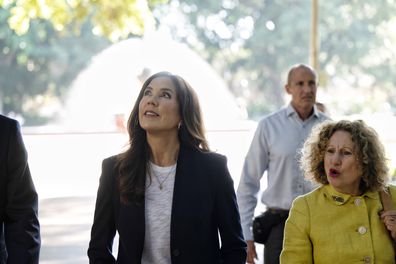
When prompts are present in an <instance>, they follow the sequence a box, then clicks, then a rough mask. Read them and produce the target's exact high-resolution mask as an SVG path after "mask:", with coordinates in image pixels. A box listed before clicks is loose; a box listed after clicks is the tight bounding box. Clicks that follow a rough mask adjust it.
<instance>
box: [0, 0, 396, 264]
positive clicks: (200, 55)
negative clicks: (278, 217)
mask: <svg viewBox="0 0 396 264" xmlns="http://www.w3.org/2000/svg"><path fill="white" fill-rule="evenodd" d="M296 63H307V64H311V65H312V66H313V67H315V68H316V70H317V72H318V75H319V83H320V85H319V86H320V87H319V90H318V96H317V99H318V101H319V102H322V103H324V104H325V106H326V109H327V113H328V114H329V115H330V116H331V117H332V118H333V119H341V118H346V119H363V120H365V121H366V122H367V123H368V124H369V125H371V126H373V127H374V128H375V129H376V130H377V132H378V133H379V135H380V137H381V139H382V140H383V142H384V145H385V147H386V151H387V154H388V157H389V165H390V168H391V171H390V176H391V177H394V176H395V167H396V133H394V131H396V116H395V113H396V2H395V1H394V0H376V1H371V0H365V1H343V0H334V1H320V0H312V1H311V0H288V1H286V0H285V1H283V0H281V1H263V0H249V1H238V0H222V1H192V0H187V1H177V0H136V1H130V0H59V1H49V0H42V1H16V0H0V76H1V78H0V113H2V114H4V115H7V116H10V117H13V118H16V119H17V120H19V122H20V123H21V125H22V131H23V136H24V140H25V144H26V147H27V150H28V153H29V163H30V167H31V171H32V176H33V180H34V182H35V185H36V188H37V191H38V193H39V196H40V221H41V225H42V238H43V239H42V240H43V241H42V253H41V261H40V263H43V264H52V263H54V264H63V263H73V264H79V263H87V262H88V259H87V257H86V249H87V246H88V241H89V231H90V225H91V223H92V218H93V210H94V202H95V196H96V189H97V187H98V180H99V176H100V173H101V171H100V170H101V162H102V160H103V159H104V158H105V157H107V156H110V155H114V154H117V153H119V152H120V151H122V149H123V148H124V146H125V144H126V143H127V135H126V134H125V123H126V120H127V118H128V115H129V113H130V111H131V109H132V107H133V104H134V101H135V98H136V96H137V93H138V91H139V89H140V87H141V85H142V82H143V81H144V80H145V79H146V78H147V77H148V76H149V75H151V74H153V73H155V72H157V71H162V70H167V71H171V72H174V73H176V74H179V75H181V76H183V77H184V78H185V79H186V80H187V81H188V82H189V83H190V84H191V85H192V86H193V88H194V89H195V90H196V91H197V93H198V96H199V98H200V102H201V105H202V108H203V112H204V118H205V123H206V127H207V136H208V138H209V142H210V145H211V147H212V149H213V150H215V151H217V152H219V153H223V154H224V155H226V156H227V158H228V166H229V169H230V172H231V175H232V177H233V179H234V183H235V187H236V186H237V184H238V182H239V176H240V172H241V167H242V164H243V159H244V156H245V154H246V151H247V149H248V148H249V144H250V140H251V138H252V135H253V132H254V129H255V127H256V122H257V121H258V120H259V119H260V118H261V117H262V116H264V115H266V114H268V113H270V112H272V111H275V110H277V109H279V108H280V107H282V106H284V105H285V104H286V103H288V101H289V99H290V98H289V97H288V96H286V94H285V92H284V88H283V87H284V83H285V77H286V76H285V75H286V74H287V71H288V69H289V67H290V66H291V65H293V64H296ZM265 185H266V183H265V180H263V187H264V188H265ZM257 210H258V211H259V210H263V208H262V207H259V208H258V209H257ZM259 251H260V254H262V248H260V247H259ZM260 261H261V260H260Z"/></svg>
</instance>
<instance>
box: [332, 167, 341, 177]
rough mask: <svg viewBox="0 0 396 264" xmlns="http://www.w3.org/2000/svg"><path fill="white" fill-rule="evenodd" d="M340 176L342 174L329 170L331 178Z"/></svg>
mask: <svg viewBox="0 0 396 264" xmlns="http://www.w3.org/2000/svg"><path fill="white" fill-rule="evenodd" d="M339 175H340V172H339V171H338V170H336V169H330V170H329V176H330V177H333V178H334V177H338V176H339Z"/></svg>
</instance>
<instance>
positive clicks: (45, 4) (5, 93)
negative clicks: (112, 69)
mask: <svg viewBox="0 0 396 264" xmlns="http://www.w3.org/2000/svg"><path fill="white" fill-rule="evenodd" d="M165 1H166V0H150V1H148V2H147V1H144V0H136V1H131V0H117V1H116V0H67V1H66V0H42V1H39V0H8V1H6V0H0V72H1V75H2V78H1V79H0V112H3V113H6V114H10V113H14V114H16V115H21V116H23V118H24V119H25V120H26V124H30V125H31V124H35V125H37V124H42V123H45V122H46V119H48V118H51V117H52V115H51V113H43V111H50V110H43V106H45V105H47V106H48V105H51V104H55V103H56V102H58V104H61V103H62V99H63V96H64V95H65V93H66V92H67V88H68V87H69V85H70V83H71V82H72V81H73V80H74V79H75V77H76V76H77V74H78V73H79V72H80V71H81V70H82V69H83V68H84V67H85V66H86V65H87V64H88V63H89V62H90V59H91V58H92V56H93V55H94V54H96V53H98V52H99V51H100V50H102V49H103V48H105V47H107V46H109V45H110V44H111V43H110V42H109V41H108V39H110V40H112V41H116V40H118V39H120V38H126V37H128V36H130V35H133V34H135V35H136V34H138V35H139V34H142V33H143V31H144V29H145V26H146V25H149V24H150V19H152V15H151V11H150V10H151V8H152V6H153V5H155V4H159V3H162V2H165ZM102 36H104V37H106V38H103V37H102ZM4 76H6V77H4ZM47 108H48V107H47Z"/></svg>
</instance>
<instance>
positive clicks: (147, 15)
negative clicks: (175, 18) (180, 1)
mask: <svg viewBox="0 0 396 264" xmlns="http://www.w3.org/2000/svg"><path fill="white" fill-rule="evenodd" d="M164 2H166V0H147V1H146V0H116V1H115V0H41V1H39V0H8V1H6V0H2V1H0V7H1V6H2V7H8V6H11V8H10V12H11V16H10V17H9V19H8V24H9V26H10V28H12V29H13V30H14V31H15V32H16V33H17V34H18V35H22V34H25V33H26V32H27V31H28V30H29V28H30V25H31V21H32V20H34V19H44V20H48V21H50V22H51V23H52V24H53V26H54V28H55V29H56V30H58V31H62V30H64V29H65V27H67V26H68V25H70V24H74V25H75V28H74V30H76V31H78V30H79V26H80V25H81V24H83V23H85V22H86V21H87V18H88V19H89V22H90V23H91V24H92V26H93V31H94V33H95V34H98V35H102V36H106V37H108V38H109V39H111V40H113V41H117V40H119V39H120V38H126V37H127V36H129V35H130V34H133V35H142V34H143V33H144V30H145V27H147V26H150V25H152V24H153V23H152V22H153V17H152V13H151V9H150V8H151V7H153V6H155V5H156V4H159V3H164Z"/></svg>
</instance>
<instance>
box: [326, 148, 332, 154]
mask: <svg viewBox="0 0 396 264" xmlns="http://www.w3.org/2000/svg"><path fill="white" fill-rule="evenodd" d="M326 152H327V153H330V154H333V153H334V149H327V150H326Z"/></svg>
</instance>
